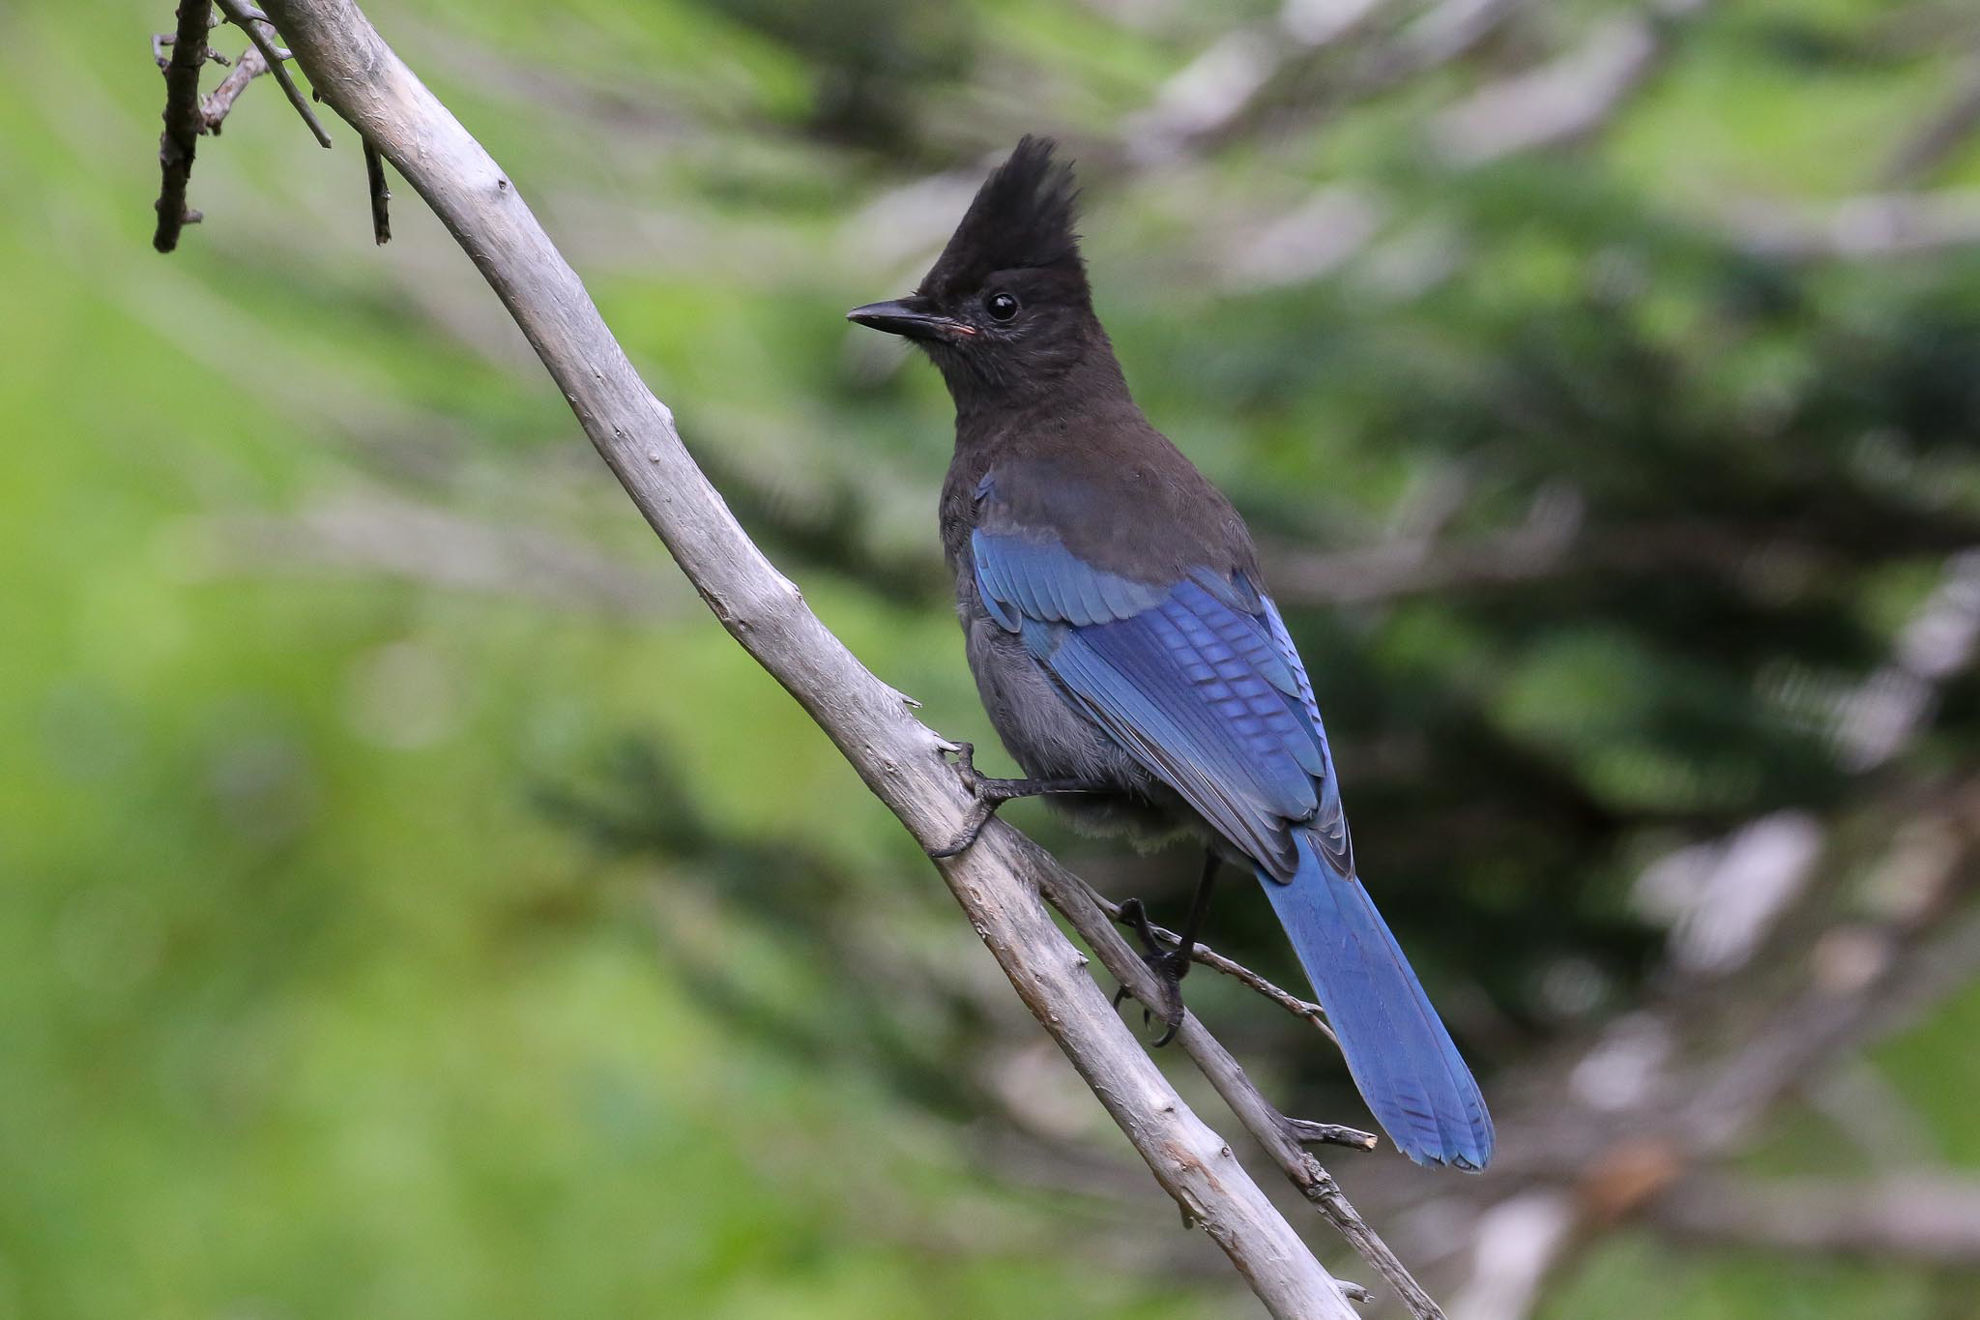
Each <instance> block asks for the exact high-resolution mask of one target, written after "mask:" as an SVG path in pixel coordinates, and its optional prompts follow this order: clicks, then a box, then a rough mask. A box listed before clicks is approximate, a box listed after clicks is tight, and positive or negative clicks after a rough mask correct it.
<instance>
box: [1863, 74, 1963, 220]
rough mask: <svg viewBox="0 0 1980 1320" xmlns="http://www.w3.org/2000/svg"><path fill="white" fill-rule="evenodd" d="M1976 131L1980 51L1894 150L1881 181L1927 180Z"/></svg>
mask: <svg viewBox="0 0 1980 1320" xmlns="http://www.w3.org/2000/svg"><path fill="white" fill-rule="evenodd" d="M1976 131H1980V55H1974V56H1971V57H1969V58H1968V60H1967V61H1966V69H1965V72H1964V73H1963V74H1962V76H1961V77H1960V80H1959V85H1958V86H1957V87H1955V88H1954V89H1953V94H1952V96H1951V97H1950V98H1949V99H1948V100H1947V101H1946V103H1945V104H1944V105H1943V106H1941V107H1940V108H1939V110H1938V112H1937V113H1936V114H1934V115H1933V116H1932V117H1931V118H1930V119H1928V120H1926V121H1925V123H1924V124H1923V125H1922V126H1921V127H1919V128H1918V130H1917V131H1916V132H1914V133H1913V134H1912V135H1911V136H1910V137H1908V138H1906V139H1905V140H1904V142H1903V143H1902V144H1901V145H1900V146H1899V147H1898V149H1897V150H1896V151H1894V152H1892V153H1891V159H1890V163H1889V164H1887V165H1885V166H1884V168H1883V171H1882V173H1881V174H1880V175H1879V179H1880V181H1881V182H1882V183H1883V185H1884V186H1885V187H1887V188H1907V187H1910V186H1911V185H1913V184H1916V183H1921V182H1923V181H1924V180H1925V179H1926V177H1927V176H1929V175H1930V174H1931V173H1932V172H1933V171H1934V170H1936V169H1938V168H1939V166H1940V165H1942V164H1944V163H1945V162H1946V161H1947V160H1948V159H1950V158H1951V156H1952V155H1953V153H1954V152H1956V151H1958V150H1959V147H1960V144H1961V143H1963V142H1965V141H1966V139H1967V138H1969V137H1971V136H1972V135H1973V134H1974V132H1976Z"/></svg>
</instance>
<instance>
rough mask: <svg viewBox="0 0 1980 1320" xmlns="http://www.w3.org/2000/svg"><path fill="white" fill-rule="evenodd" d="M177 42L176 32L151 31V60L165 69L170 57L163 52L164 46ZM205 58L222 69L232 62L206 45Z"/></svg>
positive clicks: (176, 43) (170, 60) (169, 62)
mask: <svg viewBox="0 0 1980 1320" xmlns="http://www.w3.org/2000/svg"><path fill="white" fill-rule="evenodd" d="M178 44H179V38H178V34H177V33H173V32H154V33H152V34H151V62H152V63H154V64H156V65H157V66H158V67H159V68H160V69H161V70H163V69H165V68H166V67H167V66H169V65H170V64H171V62H172V57H171V56H169V55H167V54H166V53H165V48H166V47H167V46H176V45H178ZM206 58H207V59H209V60H211V61H212V62H213V63H215V64H217V65H219V66H220V67H221V68H223V69H224V68H226V67H227V66H228V65H229V64H232V63H233V61H232V60H230V59H228V58H227V57H226V56H225V55H222V54H221V53H220V52H219V51H217V50H215V49H213V47H211V46H208V47H207V48H206Z"/></svg>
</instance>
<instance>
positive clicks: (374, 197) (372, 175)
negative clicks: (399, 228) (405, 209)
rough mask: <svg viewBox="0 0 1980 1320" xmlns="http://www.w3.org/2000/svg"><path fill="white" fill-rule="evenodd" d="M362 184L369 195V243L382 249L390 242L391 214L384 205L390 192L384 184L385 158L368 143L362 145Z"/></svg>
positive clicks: (388, 200)
mask: <svg viewBox="0 0 1980 1320" xmlns="http://www.w3.org/2000/svg"><path fill="white" fill-rule="evenodd" d="M364 182H365V186H366V188H367V189H369V190H370V193H371V241H372V242H374V243H376V244H378V246H380V247H383V246H385V245H386V244H387V243H389V242H391V241H392V213H391V211H390V210H389V209H387V205H386V204H387V203H389V202H390V201H391V200H392V190H391V189H390V188H389V187H387V186H386V184H385V158H384V157H383V156H381V155H379V154H378V148H377V147H374V146H372V145H371V144H370V143H369V142H367V143H365V144H364Z"/></svg>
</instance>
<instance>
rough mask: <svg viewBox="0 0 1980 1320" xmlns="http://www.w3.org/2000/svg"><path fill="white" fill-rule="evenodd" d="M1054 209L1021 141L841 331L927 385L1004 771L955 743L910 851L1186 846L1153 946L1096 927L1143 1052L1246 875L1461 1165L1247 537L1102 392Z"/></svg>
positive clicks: (1111, 373)
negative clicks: (886, 341)
mask: <svg viewBox="0 0 1980 1320" xmlns="http://www.w3.org/2000/svg"><path fill="white" fill-rule="evenodd" d="M1077 199H1078V189H1077V185H1076V182H1075V179H1074V174H1073V170H1072V166H1071V164H1070V163H1068V162H1066V161H1064V160H1062V159H1060V158H1059V156H1058V154H1057V151H1056V144H1055V143H1054V142H1053V141H1052V139H1050V138H1047V137H1038V136H1031V135H1027V136H1025V137H1024V138H1023V139H1022V140H1021V141H1020V142H1019V143H1018V144H1017V147H1016V149H1015V150H1013V151H1012V153H1011V154H1010V156H1009V157H1008V158H1006V159H1005V160H1004V161H1003V162H1002V163H1001V164H1000V165H998V166H997V167H996V168H995V169H994V170H993V171H992V172H991V173H990V175H989V176H988V177H987V178H986V179H985V181H984V182H983V184H982V186H981V187H980V188H979V190H978V191H977V193H976V195H975V198H974V200H972V201H971V203H970V205H969V207H968V209H967V210H966V211H965V212H964V214H963V216H962V219H961V221H960V222H959V223H958V224H957V227H956V229H955V231H954V233H953V235H952V236H951V237H950V239H949V241H948V243H947V245H946V246H944V248H943V249H942V252H941V254H940V256H938V257H937V258H936V261H935V264H934V265H933V266H932V267H931V268H930V269H929V271H928V274H927V276H926V277H925V278H923V279H922V281H921V283H920V285H919V286H918V287H917V288H916V289H915V291H914V292H913V293H912V294H911V295H909V296H907V297H904V298H899V299H894V300H890V301H885V302H877V303H870V304H867V305H866V306H863V307H858V308H855V309H853V310H852V311H850V312H848V313H847V314H846V315H847V319H849V320H851V321H853V322H855V323H857V324H859V325H862V326H867V327H870V328H872V329H875V330H880V331H884V332H887V333H890V334H894V335H899V336H902V337H904V338H906V339H908V340H910V341H912V342H913V343H914V344H915V345H916V346H917V347H918V348H920V349H921V350H923V351H924V352H925V353H926V355H927V356H928V357H929V358H930V359H931V360H932V361H933V362H934V365H935V366H936V368H937V369H938V370H939V371H940V373H941V376H942V379H943V381H944V382H945V383H946V384H947V386H948V391H949V395H950V398H951V400H952V401H953V403H954V407H955V426H956V430H955V450H954V456H953V459H952V461H951V463H950V466H949V470H948V474H947V476H946V477H945V479H944V481H943V485H942V493H941V501H940V524H941V535H942V545H943V551H944V554H945V556H946V558H947V562H948V565H949V568H950V569H951V570H952V571H953V572H954V574H955V584H956V609H957V614H958V617H959V618H960V620H961V623H962V628H963V634H964V643H965V647H964V649H965V654H966V656H967V659H968V663H969V667H970V670H971V672H972V673H973V675H974V677H975V679H976V685H977V690H978V693H979V695H980V696H981V698H982V701H983V705H984V708H985V710H986V712H987V714H988V715H989V718H990V723H991V725H992V727H993V728H994V729H995V730H996V732H997V734H998V736H999V738H1000V739H1001V740H1002V742H1003V744H1004V746H1005V748H1006V750H1007V751H1008V752H1009V753H1010V754H1011V756H1012V757H1013V758H1014V759H1015V760H1016V761H1017V762H1018V764H1019V765H1020V766H1021V767H1022V768H1023V770H1024V777H1022V778H1012V779H995V778H989V777H986V776H983V775H981V774H979V773H978V772H977V771H976V769H975V765H974V760H973V749H972V748H969V747H967V746H964V747H963V749H962V752H961V758H960V759H961V769H962V771H963V774H964V776H965V783H966V784H967V785H968V786H969V787H970V788H971V789H972V791H973V792H974V794H975V802H976V807H975V809H974V810H973V811H972V812H971V814H970V817H969V824H968V825H967V827H966V828H965V830H964V831H963V833H962V835H960V836H959V837H958V839H957V840H956V841H955V842H954V843H953V844H951V845H950V846H949V847H947V848H941V849H936V850H933V851H934V852H935V854H936V855H938V856H940V855H946V854H950V853H954V852H958V851H960V850H961V849H963V848H965V847H967V846H969V845H970V844H971V843H972V842H973V840H974V838H975V837H976V834H977V831H978V830H980V829H981V828H982V826H983V824H984V822H985V821H986V820H987V819H988V817H989V815H990V813H992V812H994V811H995V810H996V809H997V807H998V806H1000V805H1001V804H1002V803H1003V802H1006V801H1009V800H1011V799H1013V798H1018V797H1025V796H1043V797H1045V798H1046V800H1047V801H1048V802H1049V803H1050V804H1051V805H1052V806H1053V807H1055V808H1057V809H1059V810H1061V811H1063V812H1065V813H1067V814H1068V815H1070V816H1071V817H1072V819H1073V823H1074V824H1075V825H1079V826H1084V827H1087V828H1090V829H1093V830H1095V831H1098V832H1111V833H1120V834H1127V835H1131V836H1135V837H1137V838H1139V839H1142V840H1148V839H1160V838H1165V837H1174V836H1176V835H1178V834H1184V835H1194V836H1196V837H1197V838H1199V839H1200V840H1201V841H1203V842H1204V844H1205V845H1206V861H1205V868H1204V873H1203V879H1202V881H1201V882H1200V883H1199V885H1198V888H1197V891H1196V897H1195V900H1194V901H1193V903H1192V905H1191V912H1190V916H1189V921H1188V923H1187V924H1186V925H1185V926H1184V928H1183V931H1182V933H1181V937H1180V947H1176V948H1167V947H1163V946H1158V945H1157V944H1156V942H1155V939H1154V936H1153V933H1152V931H1151V930H1150V929H1149V927H1148V925H1147V920H1146V913H1145V910H1144V909H1143V908H1142V906H1141V905H1140V903H1139V902H1137V901H1134V900H1129V901H1128V902H1126V903H1123V904H1122V905H1121V907H1122V911H1123V915H1124V916H1125V917H1126V918H1127V919H1128V920H1130V921H1131V922H1133V923H1134V924H1135V925H1136V926H1137V928H1138V930H1139V932H1140V934H1141V937H1142V941H1143V944H1144V947H1145V948H1146V949H1147V951H1148V952H1147V953H1146V955H1145V957H1146V958H1147V961H1148V962H1149V964H1150V966H1151V967H1153V968H1154V969H1155V970H1156V971H1157V972H1158V973H1159V974H1160V975H1161V976H1162V977H1163V979H1164V982H1165V988H1166V990H1167V991H1168V992H1169V994H1170V996H1171V997H1170V999H1169V1002H1168V1003H1167V1004H1165V1005H1163V1006H1162V1007H1161V1009H1160V1010H1159V1011H1161V1012H1162V1013H1163V1016H1164V1018H1165V1020H1166V1022H1167V1024H1168V1026H1169V1028H1170V1030H1169V1031H1168V1032H1167V1033H1165V1035H1164V1037H1163V1040H1164V1041H1165V1040H1166V1039H1167V1038H1168V1036H1170V1035H1173V1034H1174V1030H1175V1028H1176V1027H1177V1026H1178V1025H1179V1024H1180V1022H1181V1020H1182V1001H1181V993H1180V982H1181V979H1182V976H1183V973H1184V972H1185V971H1186V970H1187V969H1188V966H1189V962H1190V953H1191V950H1192V948H1193V945H1194V941H1195V939H1196V936H1197V933H1198V927H1199V925H1200V924H1201V922H1202V919H1203V914H1204V911H1205V909H1206V908H1207V906H1208V903H1209V896H1210V891H1211V888H1212V885H1213V883H1214V880H1215V877H1216V874H1217V871H1218V869H1219V868H1220V866H1224V865H1235V866H1237V867H1240V868H1243V869H1248V870H1250V871H1251V872H1252V873H1253V874H1254V875H1255V876H1256V877H1257V879H1258V882H1259V883H1260V885H1261V886H1262V887H1263V889H1264V891H1265V893H1266V895H1267V897H1268V898H1269V900H1270V901H1271V904H1272V907H1273V909H1274V911H1275V913H1276V914H1277V916H1278V918H1279V921H1280V923H1281V924H1282V925H1283V927H1284V928H1285V932H1286V934H1287V936H1288V937H1289V939H1290V941H1291V943H1292V946H1293V948H1294V950H1295V952H1296V953H1297V954H1298V957H1299V960H1300V963H1301V966H1302V967H1303V968H1304V970H1305V972H1306V975H1307V978H1308V979H1309V980H1310V981H1311V983H1312V986H1313V990H1314V993H1315V995H1316V996H1317V997H1318V999H1319V1002H1320V1005H1321V1007H1322V1008H1323V1009H1324V1010H1325V1011H1326V1015H1327V1020H1328V1022H1329V1024H1330V1026H1331V1027H1332V1029H1333V1032H1334V1035H1335V1036H1336V1037H1337V1038H1338V1040H1339V1042H1340V1048H1341V1052H1342V1054H1343V1055H1344V1056H1345V1058H1346V1061H1347V1066H1348V1070H1349V1073H1350V1074H1351V1076H1352V1077H1353V1079H1354V1082H1355V1084H1356V1086H1357V1088H1358V1089H1359V1091H1360V1092H1361V1095H1362V1097H1363V1098H1364V1100H1365V1101H1366V1102H1367V1104H1368V1106H1369V1108H1370V1110H1371V1111H1372V1112H1373V1113H1374V1115H1375V1117H1376V1119H1377V1120H1378V1121H1379V1122H1380V1123H1381V1125H1382V1128H1383V1130H1384V1131H1385V1132H1387V1133H1388V1135H1389V1137H1390V1139H1391V1140H1392V1141H1393V1142H1394V1143H1395V1145H1396V1147H1397V1148H1398V1149H1399V1150H1400V1151H1402V1152H1403V1153H1404V1154H1405V1155H1407V1156H1408V1157H1409V1158H1410V1159H1412V1160H1414V1161H1415V1162H1417V1163H1419V1164H1430V1165H1442V1166H1446V1167H1450V1168H1456V1169H1462V1170H1467V1171H1477V1170H1482V1169H1483V1168H1484V1167H1485V1165H1486V1164H1487V1162H1488V1161H1489V1160H1490V1159H1491V1156H1492V1145H1493V1130H1492V1120H1491V1116H1490V1114H1489V1112H1488V1111H1487V1109H1486V1106H1485V1101H1484V1097H1483V1096H1482V1094H1481V1093H1480V1090H1479V1087H1478V1083H1477V1081H1476V1080H1475V1079H1474V1078H1473V1076H1472V1074H1471V1070H1470V1069H1469V1068H1468V1067H1467V1066H1466V1064H1465V1061H1464V1059H1463V1057H1462V1056H1461V1055H1460V1054H1459V1053H1458V1049H1457V1046H1456V1045H1455V1044H1454V1043H1453V1042H1452V1040H1451V1036H1450V1033H1449V1031H1448V1030H1446V1028H1445V1026H1444V1024H1443V1022H1442V1020H1441V1019H1440V1018H1439V1017H1438V1016H1437V1011H1436V1009H1435V1008H1433V1007H1432V1006H1431V1003H1430V999H1429V996H1428V995H1427V994H1426V993H1425V992H1424V989H1423V986H1422V984H1421V982H1419V981H1418V979H1417V977H1416V974H1415V972H1414V971H1413V970H1412V969H1411V968H1410V965H1409V962H1408V960H1407V959H1406V958H1405V957H1404V955H1403V951H1402V949H1401V947H1400V946H1399V945H1398V944H1397V942H1396V938H1395V936H1394V935H1393V934H1391V933H1390V931H1389V928H1388V926H1387V924H1386V923H1385V922H1384V921H1383V920H1382V917H1381V914H1380V913H1379V912H1377V911H1376V908H1375V903H1374V900H1373V899H1372V898H1371V897H1370V895H1369V892H1368V889H1367V887H1366V886H1365V885H1364V884H1363V882H1362V880H1361V878H1360V875H1359V874H1358V872H1357V870H1356V865H1355V853H1354V844H1353V840H1352V838H1351V836H1350V834H1349V831H1348V823H1347V817H1346V814H1345V812H1344V810H1343V807H1342V801H1341V792H1340V783H1339V780H1338V778H1337V776H1336V774H1335V770H1334V761H1333V755H1332V752H1331V750H1330V749H1329V747H1328V743H1327V734H1326V730H1325V728H1324V726H1323V725H1322V723H1321V719H1320V709H1319V706H1318V705H1317V704H1316V701H1315V698H1314V689H1313V685H1312V683H1311V681H1310V680H1309V678H1308V676H1307V672H1306V669H1305V666H1304V665H1303V664H1302V662H1301V660H1300V657H1299V652H1298V651H1297V649H1296V648H1295V647H1294V645H1293V641H1292V637H1291V635H1290V634H1289V633H1288V632H1287V629H1286V625H1285V621H1284V620H1283V618H1281V616H1280V613H1279V610H1278V608H1277V607H1276V606H1275V605H1274V604H1273V602H1272V597H1271V596H1270V594H1269V593H1268V592H1267V590H1266V586H1265V582H1264V578H1263V575H1262V574H1261V573H1260V571H1259V563H1258V555H1257V552H1256V549H1255V548H1254V546H1253V543H1252V538H1251V534H1250V532H1249V530H1248V529H1247V528H1246V526H1245V523H1244V520H1243V519H1242V518H1241V517H1240V516H1239V514H1238V512H1237V510H1236V509H1235V508H1234V507H1233V506H1232V505H1231V502H1230V501H1229V500H1228V499H1226V498H1225V496H1224V495H1223V494H1222V493H1221V492H1220V491H1219V490H1218V489H1217V488H1216V487H1215V486H1214V485H1212V484H1211V482H1210V481H1209V479H1208V478H1206V477H1205V476H1204V475H1203V474H1202V473H1201V472H1199V471H1198V470H1197V468H1196V466H1195V465H1194V464H1193V463H1191V462H1190V460H1189V459H1188V458H1187V457H1186V456H1184V454H1183V453H1182V452H1181V451H1180V450H1179V449H1177V448H1176V446H1175V445H1174V444H1172V443H1171V442H1170V441H1169V440H1168V438H1167V437H1165V436H1164V435H1163V434H1162V433H1161V432H1160V431H1158V430H1156V429H1155V427H1154V426H1153V425H1152V424H1151V423H1150V422H1149V421H1148V419H1147V418H1146V417H1145V416H1144V415H1143V413H1142V411H1141V409H1140V408H1139V407H1138V406H1137V405H1136V403H1135V401H1134V398H1133V396H1132V394H1131V393H1130V392H1129V389H1128V384H1127V380H1126V377H1125V375H1124V374H1123V371H1122V368H1121V365H1120V362H1119V361H1118V359H1117V357H1116V355H1115V353H1114V349H1113V345H1112V343H1111V341H1110V340H1109V339H1108V337H1107V333H1106V331H1105V329H1104V328H1103V327H1102V326H1101V323H1100V320H1099V318H1098V316H1097V315H1096V314H1095V312H1094V307H1093V297H1092V290H1091V287H1090V284H1089V281H1088V277H1087V269H1086V263H1085V260H1084V258H1083V256H1082V254H1081V250H1080V242H1079V236H1078V234H1077V233H1076V232H1075V225H1076V223H1077ZM1156 1043H1157V1044H1161V1043H1163V1042H1162V1041H1157V1042H1156Z"/></svg>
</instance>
